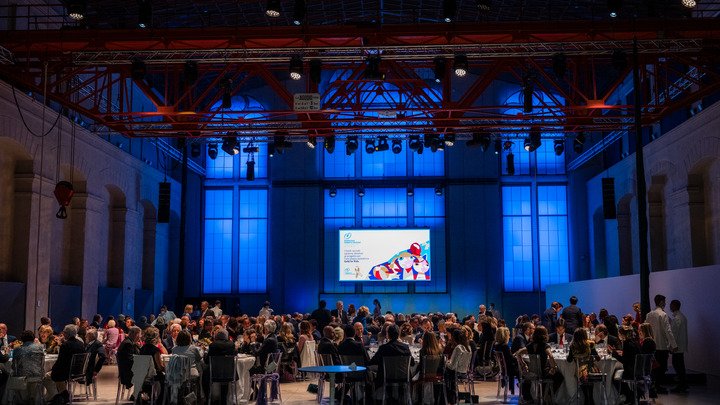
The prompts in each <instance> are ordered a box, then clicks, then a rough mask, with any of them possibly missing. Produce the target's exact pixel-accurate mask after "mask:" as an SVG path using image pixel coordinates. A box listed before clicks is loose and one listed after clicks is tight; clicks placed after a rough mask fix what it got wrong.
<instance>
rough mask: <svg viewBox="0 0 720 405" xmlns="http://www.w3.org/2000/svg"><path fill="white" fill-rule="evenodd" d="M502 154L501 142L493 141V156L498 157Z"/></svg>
mask: <svg viewBox="0 0 720 405" xmlns="http://www.w3.org/2000/svg"><path fill="white" fill-rule="evenodd" d="M500 152H502V141H501V140H499V139H496V140H495V154H496V155H499V154H500Z"/></svg>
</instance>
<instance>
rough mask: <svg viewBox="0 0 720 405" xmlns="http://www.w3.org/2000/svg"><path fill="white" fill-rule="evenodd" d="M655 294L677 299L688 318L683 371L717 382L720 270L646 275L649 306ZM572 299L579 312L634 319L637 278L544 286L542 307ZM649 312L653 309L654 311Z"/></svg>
mask: <svg viewBox="0 0 720 405" xmlns="http://www.w3.org/2000/svg"><path fill="white" fill-rule="evenodd" d="M656 294H662V295H664V296H666V297H667V304H668V305H667V306H666V307H665V310H666V311H670V301H671V300H674V299H677V300H680V302H681V304H682V308H681V309H680V310H681V311H682V313H683V314H685V316H686V317H687V319H688V335H689V350H688V353H686V354H685V365H686V367H687V368H688V369H690V370H694V371H698V372H702V373H705V374H708V375H711V376H715V377H720V366H719V365H720V349H719V348H718V343H717V336H720V322H718V321H717V308H718V303H720V299H719V297H720V265H714V266H706V267H695V268H689V269H679V270H671V271H661V272H656V273H651V274H650V302H651V303H652V301H653V297H654V296H655V295H656ZM573 295H575V296H577V297H578V299H579V302H578V307H580V308H581V309H582V310H583V311H584V312H587V313H590V312H595V313H597V312H599V311H600V308H606V309H607V310H608V311H609V312H610V314H612V315H616V316H617V317H618V319H619V318H621V317H622V316H624V315H627V314H628V313H631V314H633V315H634V312H633V310H632V304H633V302H639V301H640V276H639V275H636V274H634V275H629V276H620V277H610V278H603V279H597V280H586V281H576V282H572V283H565V284H555V285H550V286H548V287H547V292H546V295H545V299H546V308H549V307H550V303H552V302H553V301H558V302H560V303H562V304H563V305H569V302H568V300H569V298H570V297H571V296H573ZM653 308H654V306H653Z"/></svg>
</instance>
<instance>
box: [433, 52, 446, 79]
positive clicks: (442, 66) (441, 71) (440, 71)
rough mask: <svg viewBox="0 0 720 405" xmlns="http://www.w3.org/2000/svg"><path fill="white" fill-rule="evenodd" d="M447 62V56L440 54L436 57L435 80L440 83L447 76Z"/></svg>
mask: <svg viewBox="0 0 720 405" xmlns="http://www.w3.org/2000/svg"><path fill="white" fill-rule="evenodd" d="M445 70H446V63H445V57H443V56H438V57H437V58H435V69H434V72H435V82H436V83H440V82H442V81H443V79H444V78H445Z"/></svg>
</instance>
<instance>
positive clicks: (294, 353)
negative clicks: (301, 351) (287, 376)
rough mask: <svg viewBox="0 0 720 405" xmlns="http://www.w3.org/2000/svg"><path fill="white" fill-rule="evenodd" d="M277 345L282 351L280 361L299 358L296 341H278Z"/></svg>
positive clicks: (286, 361) (290, 360)
mask: <svg viewBox="0 0 720 405" xmlns="http://www.w3.org/2000/svg"><path fill="white" fill-rule="evenodd" d="M278 346H279V347H280V350H281V351H282V359H281V361H282V362H283V363H290V362H292V361H293V360H295V359H296V358H299V357H300V356H299V355H298V347H297V343H295V342H292V343H287V342H280V343H278Z"/></svg>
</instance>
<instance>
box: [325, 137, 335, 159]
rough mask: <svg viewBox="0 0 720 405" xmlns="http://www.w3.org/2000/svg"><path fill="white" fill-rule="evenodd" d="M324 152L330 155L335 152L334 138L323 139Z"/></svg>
mask: <svg viewBox="0 0 720 405" xmlns="http://www.w3.org/2000/svg"><path fill="white" fill-rule="evenodd" d="M325 150H326V151H327V152H328V153H329V154H331V155H332V153H333V152H335V136H326V137H325Z"/></svg>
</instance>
